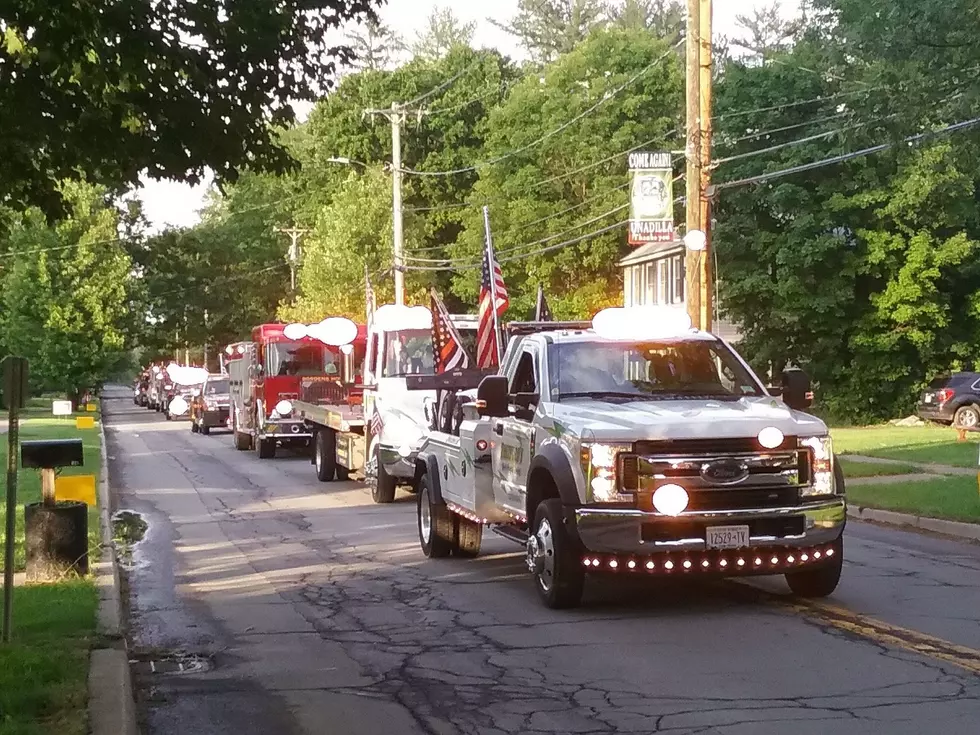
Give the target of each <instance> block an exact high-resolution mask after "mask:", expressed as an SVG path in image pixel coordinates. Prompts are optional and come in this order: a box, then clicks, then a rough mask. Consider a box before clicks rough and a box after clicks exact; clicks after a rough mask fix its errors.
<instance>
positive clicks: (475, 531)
mask: <svg viewBox="0 0 980 735" xmlns="http://www.w3.org/2000/svg"><path fill="white" fill-rule="evenodd" d="M420 487H421V483H420ZM454 532H455V533H454V536H453V554H454V555H455V556H459V557H462V558H464V559H475V558H476V557H478V556H479V555H480V545H481V544H482V543H483V526H482V525H481V524H479V523H475V522H473V521H471V520H470V519H469V518H463V516H459V515H458V516H456V524H455V529H454Z"/></svg>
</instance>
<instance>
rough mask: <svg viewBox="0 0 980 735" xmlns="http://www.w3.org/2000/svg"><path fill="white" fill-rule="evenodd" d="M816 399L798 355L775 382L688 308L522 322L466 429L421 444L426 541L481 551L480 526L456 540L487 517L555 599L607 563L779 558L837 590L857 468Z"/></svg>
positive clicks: (687, 570)
mask: <svg viewBox="0 0 980 735" xmlns="http://www.w3.org/2000/svg"><path fill="white" fill-rule="evenodd" d="M777 393H778V394H780V395H776V394H777ZM810 400H811V394H810V393H809V385H808V381H807V380H806V379H805V376H803V375H802V373H800V372H799V371H789V372H787V373H786V375H785V376H784V385H783V386H781V388H780V389H779V390H775V389H767V388H766V386H765V385H764V384H763V383H762V382H761V381H760V380H759V378H758V377H757V376H756V375H755V374H754V373H753V372H752V370H751V368H750V367H749V366H748V365H747V364H746V363H745V361H744V360H742V358H741V357H740V356H739V355H738V354H737V353H736V352H735V351H734V350H733V349H732V348H731V347H730V346H729V345H727V344H726V343H725V342H724V341H722V340H721V339H719V338H718V337H716V336H714V335H712V334H709V333H706V332H700V331H698V330H695V329H691V328H690V321H689V320H687V317H686V315H684V314H679V313H677V312H673V313H667V312H661V311H659V310H656V309H651V308H650V307H639V308H631V309H609V310H606V311H604V312H600V314H598V315H597V316H596V318H595V320H593V325H592V328H589V329H555V330H552V331H540V332H536V333H531V334H526V335H522V336H518V337H515V338H514V339H512V340H511V342H510V344H509V346H508V349H507V352H506V354H505V358H504V360H503V361H502V368H501V372H500V373H499V374H498V375H494V376H491V377H488V378H485V379H484V380H483V381H482V382H481V384H480V386H479V389H478V390H477V394H476V397H475V400H472V401H470V402H469V403H467V404H466V408H465V412H466V417H465V418H464V420H463V421H462V422H461V423H460V424H459V427H458V433H455V434H445V433H442V432H432V433H431V434H430V436H429V438H428V440H427V441H426V443H425V445H424V446H423V447H422V449H421V451H420V453H419V462H420V464H419V468H420V471H422V472H423V473H424V483H423V487H422V491H421V492H420V494H419V535H420V541H421V544H422V548H423V551H424V552H425V553H426V555H428V556H438V555H440V554H444V553H450V552H457V553H459V552H460V551H462V552H463V555H467V554H470V555H472V554H473V553H474V552H475V551H478V549H479V542H478V541H477V543H476V545H475V548H474V546H473V544H470V545H469V546H468V547H465V548H460V541H459V540H460V539H461V538H469V539H478V537H479V534H480V533H481V532H482V527H484V526H490V527H492V528H493V529H494V530H496V531H497V532H498V533H501V535H504V536H506V537H507V538H511V539H513V540H516V541H519V542H521V543H523V544H524V546H525V549H526V554H527V565H528V569H529V571H530V573H531V575H532V577H533V578H534V581H535V585H536V587H537V589H538V592H539V593H540V595H541V597H542V599H543V601H544V602H545V604H547V605H549V606H551V607H566V606H571V605H575V604H577V603H578V602H579V600H580V598H581V595H582V589H583V584H584V579H585V577H586V575H587V574H599V573H603V574H654V575H683V574H691V575H716V576H734V575H750V574H784V575H785V576H786V579H787V581H788V582H789V584H790V587H791V588H792V589H793V590H794V591H795V592H797V593H798V594H803V595H811V596H823V595H826V594H830V593H831V592H832V591H833V589H834V588H835V587H836V585H837V582H838V580H839V577H840V570H841V566H840V565H841V557H842V551H843V548H842V540H841V537H842V533H843V529H844V524H845V516H846V512H845V500H844V481H843V475H842V473H841V472H840V467H839V465H837V464H836V462H835V461H834V456H833V447H832V443H831V439H830V436H829V432H828V429H827V426H826V425H825V424H824V423H823V422H822V421H820V420H819V419H818V418H816V417H814V416H812V415H809V414H807V413H806V412H805V409H806V408H808V407H809V402H810ZM476 527H479V528H480V529H481V531H477V530H476ZM440 529H441V531H440ZM461 529H462V533H461Z"/></svg>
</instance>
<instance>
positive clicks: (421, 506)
mask: <svg viewBox="0 0 980 735" xmlns="http://www.w3.org/2000/svg"><path fill="white" fill-rule="evenodd" d="M416 518H417V521H418V523H417V527H418V532H419V545H421V547H422V553H423V554H425V555H426V556H427V557H428V558H429V559H442V558H445V557H447V556H449V555H450V554H451V553H452V551H453V546H454V543H453V536H454V534H455V519H456V517H455V516H454V515H453V513H452V511H450V510H449V508H447V507H446V506H445V505H436V504H435V503H434V502H433V498H432V491H431V490H430V489H429V479H428V478H427V477H423V478H422V479H421V481H420V482H419V501H418V505H417V512H416ZM426 521H428V522H427V523H426Z"/></svg>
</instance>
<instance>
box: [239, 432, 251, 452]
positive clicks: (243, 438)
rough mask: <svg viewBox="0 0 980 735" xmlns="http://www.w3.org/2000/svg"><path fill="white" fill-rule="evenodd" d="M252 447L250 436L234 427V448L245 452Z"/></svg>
mask: <svg viewBox="0 0 980 735" xmlns="http://www.w3.org/2000/svg"><path fill="white" fill-rule="evenodd" d="M251 448H252V437H251V436H249V435H248V434H246V433H245V432H243V431H239V430H238V427H237V426H236V427H235V449H237V450H238V451H239V452H245V451H247V450H249V449H251Z"/></svg>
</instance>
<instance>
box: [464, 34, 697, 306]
mask: <svg viewBox="0 0 980 735" xmlns="http://www.w3.org/2000/svg"><path fill="white" fill-rule="evenodd" d="M682 96H683V78H682V74H681V70H680V66H679V62H678V59H677V55H676V54H674V53H672V52H671V50H670V47H669V46H668V45H666V44H665V43H664V42H663V41H660V40H658V39H655V38H653V37H652V36H651V35H650V34H649V33H647V32H645V31H626V30H609V31H603V32H599V33H595V34H594V35H593V36H592V37H591V38H590V39H589V40H588V41H586V42H585V43H583V44H581V45H580V46H578V47H577V48H576V49H575V50H574V51H572V52H571V53H568V54H566V55H564V56H562V57H561V58H560V59H559V60H558V61H556V62H555V63H554V64H551V65H549V66H548V67H546V68H545V69H544V71H543V73H542V76H541V77H540V78H539V77H538V76H537V75H535V76H534V77H529V78H527V79H525V80H523V81H522V82H521V83H519V84H517V85H515V86H514V88H513V89H512V91H511V93H510V95H509V96H508V98H507V100H506V101H505V102H504V103H503V104H502V105H501V106H500V107H499V108H497V109H496V110H494V111H493V113H492V114H491V115H490V119H489V131H488V134H487V145H486V151H485V153H484V159H483V160H485V161H487V163H486V164H484V165H481V166H479V167H478V168H479V172H480V180H479V182H478V183H477V185H476V187H475V188H474V190H473V193H472V195H471V196H470V202H471V204H472V205H473V206H472V207H471V208H470V209H468V210H466V214H465V217H464V222H465V225H466V229H465V231H464V233H463V234H462V236H461V237H460V240H459V243H458V244H457V245H456V246H454V247H453V248H451V249H450V253H451V255H452V256H453V259H454V266H455V267H456V269H457V273H456V275H455V276H454V278H453V290H454V292H455V293H456V295H457V296H458V297H459V298H460V299H461V300H462V302H463V303H464V304H468V305H469V306H470V308H473V307H474V306H475V304H476V295H477V292H478V289H479V280H480V279H479V269H478V264H479V262H480V253H481V251H482V248H483V239H484V235H483V218H482V213H481V211H480V207H479V205H481V204H484V203H487V204H489V206H490V212H491V221H492V227H493V231H494V242H495V246H496V248H497V252H498V256H499V258H500V260H501V263H502V267H503V270H504V275H505V279H506V282H507V284H508V288H509V291H510V295H511V303H512V305H513V308H514V313H515V314H527V313H530V311H531V309H532V308H533V303H534V297H535V293H536V290H537V286H538V284H539V283H543V284H544V285H545V287H546V290H547V294H548V300H549V303H550V304H551V306H552V308H553V309H554V310H555V313H556V314H557V315H558V316H560V317H584V316H591V314H592V313H594V309H596V308H598V307H600V306H604V305H608V304H612V303H622V281H621V276H620V271H619V268H618V267H617V262H618V261H619V259H620V258H621V257H622V256H623V255H625V254H626V252H627V251H628V247H627V245H626V242H625V236H624V235H625V225H623V226H620V227H616V228H615V229H613V230H611V231H610V232H608V233H606V234H605V235H602V236H596V237H585V239H583V240H582V241H581V242H577V243H572V244H569V245H568V246H564V245H563V243H565V242H566V241H569V240H573V239H575V238H578V237H583V236H589V235H590V234H591V233H593V232H595V231H597V230H599V229H601V228H604V227H609V226H614V225H617V223H624V222H625V220H626V219H628V214H627V212H626V211H625V205H626V201H627V195H626V184H627V171H626V168H627V152H628V151H629V150H630V149H633V148H636V147H638V146H642V147H649V148H650V149H653V150H657V149H664V148H666V149H667V150H670V149H672V148H675V147H676V133H675V131H676V130H677V129H678V125H679V110H680V106H681V99H682ZM573 121H574V122H573ZM491 162H492V163H491Z"/></svg>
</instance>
